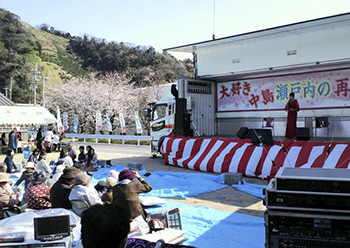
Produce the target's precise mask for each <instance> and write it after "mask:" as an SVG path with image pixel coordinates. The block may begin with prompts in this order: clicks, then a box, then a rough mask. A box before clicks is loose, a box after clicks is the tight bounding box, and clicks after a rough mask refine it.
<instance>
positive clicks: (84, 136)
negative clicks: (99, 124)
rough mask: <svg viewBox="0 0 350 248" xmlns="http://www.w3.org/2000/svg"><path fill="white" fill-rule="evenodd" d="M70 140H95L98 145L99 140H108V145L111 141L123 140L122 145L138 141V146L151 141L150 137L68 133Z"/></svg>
mask: <svg viewBox="0 0 350 248" xmlns="http://www.w3.org/2000/svg"><path fill="white" fill-rule="evenodd" d="M66 136H67V137H69V138H82V139H84V142H86V139H95V143H98V140H99V139H108V144H110V143H111V140H121V141H122V144H123V145H124V144H125V140H137V145H138V146H139V145H140V141H141V140H143V141H150V139H151V137H150V136H138V135H108V134H78V133H66Z"/></svg>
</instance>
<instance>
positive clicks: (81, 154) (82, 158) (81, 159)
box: [78, 146, 86, 165]
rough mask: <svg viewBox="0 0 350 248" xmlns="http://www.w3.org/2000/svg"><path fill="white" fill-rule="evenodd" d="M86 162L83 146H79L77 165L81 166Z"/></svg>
mask: <svg viewBox="0 0 350 248" xmlns="http://www.w3.org/2000/svg"><path fill="white" fill-rule="evenodd" d="M85 162H86V155H85V148H84V146H79V155H78V163H80V165H82V164H83V163H85Z"/></svg>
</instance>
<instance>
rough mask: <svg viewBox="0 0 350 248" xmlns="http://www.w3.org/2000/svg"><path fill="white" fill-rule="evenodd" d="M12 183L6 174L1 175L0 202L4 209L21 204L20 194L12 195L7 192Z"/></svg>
mask: <svg viewBox="0 0 350 248" xmlns="http://www.w3.org/2000/svg"><path fill="white" fill-rule="evenodd" d="M9 182H10V179H9V178H8V176H7V174H6V173H3V172H1V173H0V202H1V204H2V205H3V206H4V207H13V206H15V205H17V204H19V203H20V200H19V194H18V193H13V192H12V193H11V192H9V191H8V190H7V185H8V183H9Z"/></svg>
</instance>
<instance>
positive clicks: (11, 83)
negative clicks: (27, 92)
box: [10, 77, 13, 101]
mask: <svg viewBox="0 0 350 248" xmlns="http://www.w3.org/2000/svg"><path fill="white" fill-rule="evenodd" d="M12 85H13V82H12V77H11V81H10V101H12Z"/></svg>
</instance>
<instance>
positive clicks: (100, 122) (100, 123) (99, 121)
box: [96, 110, 102, 131]
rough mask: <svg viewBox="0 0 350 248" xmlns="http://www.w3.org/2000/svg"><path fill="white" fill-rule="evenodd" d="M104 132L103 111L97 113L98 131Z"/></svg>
mask: <svg viewBox="0 0 350 248" xmlns="http://www.w3.org/2000/svg"><path fill="white" fill-rule="evenodd" d="M101 130H102V114H101V111H99V110H97V111H96V131H101Z"/></svg>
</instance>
